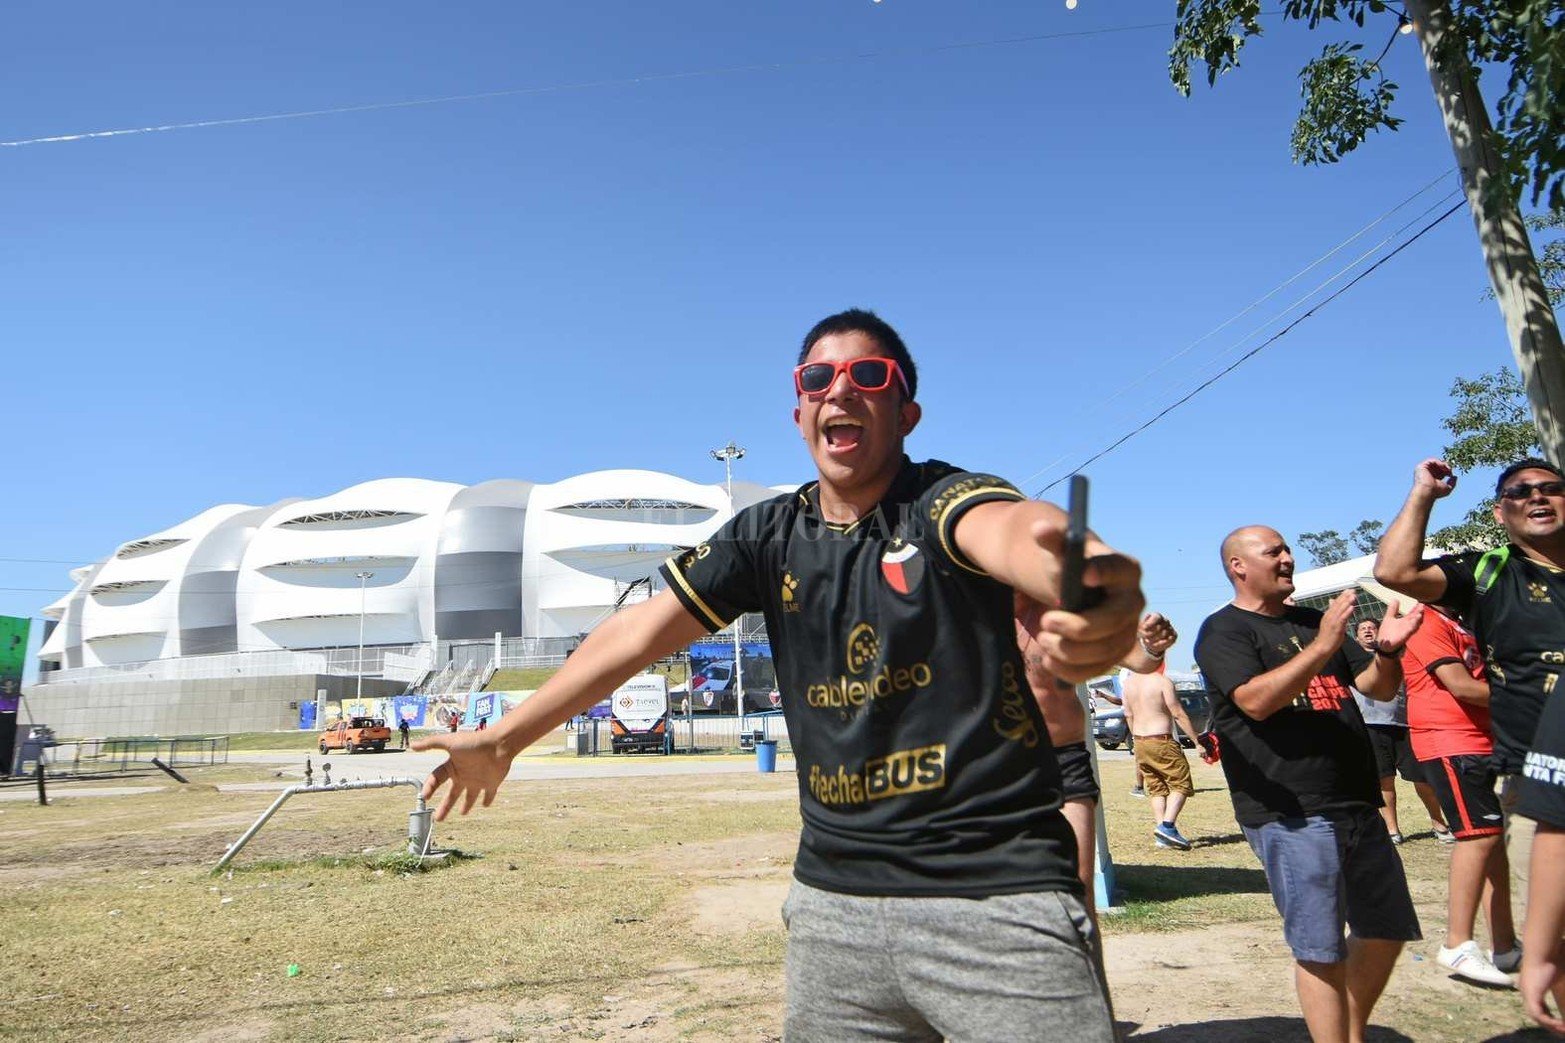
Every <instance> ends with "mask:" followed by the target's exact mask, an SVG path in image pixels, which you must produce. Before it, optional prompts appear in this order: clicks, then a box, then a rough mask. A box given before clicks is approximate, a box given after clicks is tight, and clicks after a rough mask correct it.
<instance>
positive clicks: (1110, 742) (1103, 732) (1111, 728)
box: [1092, 706, 1130, 750]
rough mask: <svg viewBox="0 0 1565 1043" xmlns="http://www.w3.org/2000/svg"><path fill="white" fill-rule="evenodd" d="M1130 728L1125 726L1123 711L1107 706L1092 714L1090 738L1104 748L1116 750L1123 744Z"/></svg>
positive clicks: (1116, 707)
mask: <svg viewBox="0 0 1565 1043" xmlns="http://www.w3.org/2000/svg"><path fill="white" fill-rule="evenodd" d="M1129 733H1130V729H1129V728H1127V727H1125V711H1124V710H1123V709H1121V708H1120V707H1118V706H1108V707H1105V708H1103V709H1101V710H1099V711H1098V712H1097V713H1095V714H1093V715H1092V739H1093V741H1094V742H1096V743H1097V744H1098V746H1099V747H1100V748H1102V749H1105V750H1117V749H1119V748H1120V747H1121V746H1123V745H1124V744H1125V737H1126V736H1127V735H1128V734H1129Z"/></svg>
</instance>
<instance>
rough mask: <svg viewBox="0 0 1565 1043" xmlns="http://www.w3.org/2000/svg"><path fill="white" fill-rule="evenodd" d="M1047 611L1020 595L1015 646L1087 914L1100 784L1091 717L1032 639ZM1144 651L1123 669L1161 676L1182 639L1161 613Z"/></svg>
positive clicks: (1145, 633) (1151, 623)
mask: <svg viewBox="0 0 1565 1043" xmlns="http://www.w3.org/2000/svg"><path fill="white" fill-rule="evenodd" d="M1041 613H1042V608H1041V607H1040V606H1039V605H1038V603H1037V602H1035V601H1033V600H1031V599H1030V598H1028V597H1027V596H1026V595H1024V594H1021V593H1018V594H1017V595H1016V643H1017V645H1018V646H1019V647H1020V649H1021V652H1022V662H1023V664H1024V665H1025V667H1026V673H1027V685H1028V687H1029V688H1031V689H1032V694H1033V698H1034V699H1036V700H1037V702H1038V709H1039V710H1041V711H1042V712H1043V722H1044V724H1045V725H1047V726H1048V729H1049V741H1050V743H1052V744H1053V746H1054V757H1055V759H1056V760H1058V761H1059V763H1060V778H1061V781H1062V782H1063V785H1064V798H1065V802H1064V804H1063V805H1062V807H1061V808H1060V810H1061V811H1062V812H1063V813H1064V815H1065V820H1066V821H1067V822H1069V823H1070V826H1071V832H1072V833H1074V834H1075V835H1076V872H1077V875H1079V876H1080V877H1081V882H1082V886H1083V887H1085V888H1086V889H1087V908H1088V909H1089V910H1096V909H1097V905H1096V903H1095V902H1094V900H1093V893H1092V875H1093V869H1094V865H1095V862H1096V857H1097V835H1096V832H1097V831H1096V823H1095V822H1094V817H1095V815H1096V812H1097V804H1098V780H1097V779H1096V778H1094V777H1093V774H1092V754H1091V753H1090V752H1089V751H1088V749H1087V713H1086V711H1085V710H1084V709H1083V708H1082V705H1081V700H1080V699H1078V698H1077V696H1076V689H1075V688H1074V687H1072V686H1070V685H1066V686H1064V687H1061V686H1060V684H1059V683H1058V682H1057V681H1055V679H1054V676H1053V675H1052V674H1050V673H1049V672H1048V671H1047V670H1046V669H1044V666H1043V655H1042V651H1041V650H1040V649H1039V648H1038V646H1037V643H1036V641H1035V640H1034V638H1033V634H1035V633H1037V630H1038V618H1039V616H1040V614H1041ZM1136 637H1137V641H1138V643H1139V645H1140V647H1139V648H1135V649H1132V650H1131V653H1130V655H1128V656H1126V657H1125V660H1124V665H1125V666H1126V667H1128V668H1129V669H1130V670H1132V671H1135V672H1136V673H1138V674H1139V673H1147V672H1151V671H1153V670H1156V669H1157V668H1158V667H1159V666H1161V665H1162V663H1163V653H1164V652H1166V651H1168V650H1169V649H1170V648H1172V647H1173V645H1174V642H1175V641H1177V640H1178V639H1179V634H1178V632H1176V631H1175V630H1174V625H1173V624H1172V623H1170V622H1169V621H1168V620H1167V619H1165V618H1163V616H1162V615H1160V614H1159V613H1157V612H1149V613H1147V615H1146V616H1145V618H1143V619H1142V620H1141V625H1140V626H1139V627H1138V628H1137V630H1136Z"/></svg>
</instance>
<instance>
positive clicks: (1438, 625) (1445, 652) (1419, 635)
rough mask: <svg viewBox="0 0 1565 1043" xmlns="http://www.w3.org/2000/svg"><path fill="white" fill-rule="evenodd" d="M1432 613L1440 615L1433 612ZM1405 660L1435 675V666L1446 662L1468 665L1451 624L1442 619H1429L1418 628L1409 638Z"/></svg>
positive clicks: (1430, 674) (1416, 667)
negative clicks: (1447, 624) (1448, 624)
mask: <svg viewBox="0 0 1565 1043" xmlns="http://www.w3.org/2000/svg"><path fill="white" fill-rule="evenodd" d="M1429 614H1430V615H1438V613H1434V612H1431V613H1429ZM1402 658H1403V660H1404V662H1406V661H1407V660H1409V659H1411V660H1412V661H1413V664H1412V665H1413V666H1414V668H1415V669H1418V670H1422V671H1424V672H1425V673H1427V674H1429V676H1431V677H1433V676H1434V673H1435V667H1437V666H1443V665H1445V664H1446V663H1461V664H1462V665H1463V666H1464V667H1465V666H1466V665H1467V664H1466V663H1465V662H1464V661H1463V659H1462V650H1461V648H1459V647H1458V646H1457V643H1456V635H1455V634H1454V633H1452V631H1451V628H1450V627H1449V626H1446V625H1444V624H1443V623H1442V622H1441V621H1440V620H1438V619H1436V620H1433V621H1427V622H1425V623H1424V624H1423V625H1422V626H1420V627H1419V628H1418V629H1417V630H1415V631H1413V636H1412V637H1410V638H1408V639H1407V654H1406V655H1404V656H1403V657H1402Z"/></svg>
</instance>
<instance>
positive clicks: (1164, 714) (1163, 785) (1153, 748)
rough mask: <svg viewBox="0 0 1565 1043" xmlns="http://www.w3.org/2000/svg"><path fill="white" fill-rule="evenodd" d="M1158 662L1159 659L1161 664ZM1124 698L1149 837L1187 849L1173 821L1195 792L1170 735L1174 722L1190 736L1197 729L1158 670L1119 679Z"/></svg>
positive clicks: (1182, 753) (1187, 767)
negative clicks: (1148, 811)
mask: <svg viewBox="0 0 1565 1043" xmlns="http://www.w3.org/2000/svg"><path fill="white" fill-rule="evenodd" d="M1161 665H1162V664H1161V663H1160V664H1159V666H1161ZM1121 687H1122V689H1123V696H1124V699H1125V723H1126V725H1127V727H1128V729H1129V731H1130V733H1131V734H1132V735H1133V736H1135V742H1136V768H1137V770H1139V771H1140V772H1141V782H1142V785H1143V786H1145V787H1146V791H1147V797H1148V798H1149V799H1150V800H1151V802H1152V820H1153V828H1152V836H1153V839H1155V840H1156V841H1157V846H1158V847H1176V848H1178V849H1179V850H1181V851H1189V850H1190V841H1188V840H1186V839H1185V838H1184V836H1183V835H1182V834H1181V833H1180V832H1179V827H1178V826H1177V825H1175V823H1176V822H1177V821H1178V820H1179V812H1180V811H1181V810H1182V809H1183V808H1184V806H1185V801H1186V800H1188V799H1189V798H1190V796H1191V794H1193V793H1195V786H1194V785H1192V784H1191V781H1190V763H1189V762H1188V761H1186V760H1185V751H1184V750H1183V749H1181V748H1180V746H1179V740H1178V739H1176V738H1175V737H1174V724H1175V722H1178V724H1179V727H1180V728H1182V729H1184V733H1185V734H1186V735H1188V736H1190V738H1191V739H1194V738H1195V737H1196V736H1197V735H1198V734H1200V733H1199V732H1198V731H1197V730H1196V727H1195V725H1193V724H1191V723H1190V715H1189V714H1187V713H1185V708H1184V707H1183V706H1181V705H1179V695H1178V693H1176V692H1175V691H1174V682H1172V681H1170V680H1169V679H1168V677H1167V675H1165V674H1164V673H1163V672H1162V671H1161V670H1160V671H1158V672H1157V673H1151V674H1138V673H1129V674H1126V675H1125V677H1124V682H1123V684H1122V686H1121Z"/></svg>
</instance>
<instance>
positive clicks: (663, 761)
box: [0, 750, 795, 802]
mask: <svg viewBox="0 0 1565 1043" xmlns="http://www.w3.org/2000/svg"><path fill="white" fill-rule="evenodd" d="M306 757H309V758H310V763H311V765H312V766H313V767H314V769H315V781H316V782H320V781H321V762H322V761H323V760H324V761H325V762H327V763H329V764H330V765H331V768H332V779H333V781H352V780H355V779H375V778H382V777H386V776H392V775H410V776H413V777H415V778H422V777H423V776H425V775H428V774H429V773H430V771H432V770H433V769H434V767H435V765H437V764H439V763H440V762H441V760H443V759H444V757H445V754H443V753H415V752H414V751H412V750H407V751H400V750H387V751H386V752H385V753H356V754H354V755H353V756H351V757H350V756H348V755H346V754H328V755H327V756H325V757H322V756H321V755H320V754H319V753H313V752H307V751H304V750H287V751H265V750H243V751H236V752H233V753H230V754H229V755H228V762H229V764H254V765H256V766H257V767H260V768H266V767H271V768H275V769H277V770H280V771H282V772H283V777H282V778H280V779H266V780H263V781H260V782H227V783H223V784H221V785H219V786H218V789H219V790H220V791H222V792H225V793H228V792H234V793H241V792H278V791H281V790H283V789H286V788H287V787H289V786H294V785H298V784H299V783H301V782H303V781H304V759H305V758H306ZM755 770H756V769H755V757H754V755H752V754H734V755H732V756H701V757H658V756H648V755H644V754H643V755H639V756H622V757H615V756H613V755H609V754H605V755H603V756H599V757H573V756H570V755H568V754H564V753H558V754H555V753H543V754H527V755H523V756H521V757H518V758H517V759H516V760H515V761H514V762H512V764H511V771H510V773H509V774H507V775H506V778H507V779H508V780H509V779H520V780H528V779H533V780H549V779H612V778H632V777H638V776H648V775H741V774H746V773H754V771H755ZM777 770H778V771H779V772H787V773H790V774H791V773H792V772H793V771H794V770H795V767H794V761H793V758H792V757H778V758H777ZM190 777H191V779H192V781H195V782H199V781H201V779H200V770H199V769H197V770H196V771H194V772H192V773H191V776H190ZM138 781H142V780H138ZM165 788H166V786H164V785H156V786H151V785H146V784H142V785H121V786H116V785H104V784H103V782H102V780H84V781H81V782H72V781H69V780H66V779H60V780H56V781H51V782H50V783H49V786H48V789H49V793H50V794H51V795H53V796H61V797H123V796H129V795H134V794H138V793H160V792H162V791H163V790H164V789H165ZM37 799H38V793H37V790H35V789H34V788H33V787H31V786H25V787H18V788H16V789H6V790H0V802H4V801H35V800H37Z"/></svg>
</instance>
